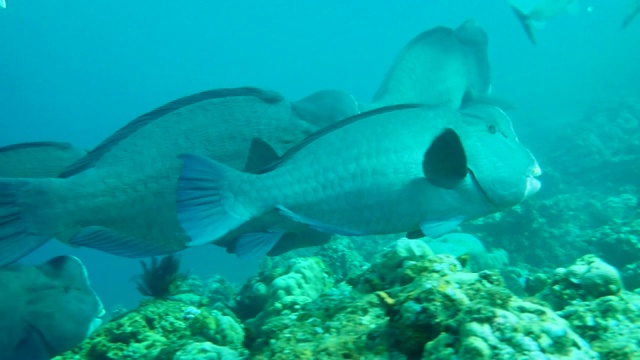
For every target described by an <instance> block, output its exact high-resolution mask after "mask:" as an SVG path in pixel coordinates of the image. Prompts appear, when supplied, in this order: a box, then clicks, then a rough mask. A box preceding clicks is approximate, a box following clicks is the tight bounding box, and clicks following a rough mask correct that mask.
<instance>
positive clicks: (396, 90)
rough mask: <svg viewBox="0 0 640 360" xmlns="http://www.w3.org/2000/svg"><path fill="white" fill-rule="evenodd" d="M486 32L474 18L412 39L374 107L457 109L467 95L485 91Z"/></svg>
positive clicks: (487, 85) (487, 76) (487, 73)
mask: <svg viewBox="0 0 640 360" xmlns="http://www.w3.org/2000/svg"><path fill="white" fill-rule="evenodd" d="M487 47H488V36H487V34H486V32H485V31H484V30H483V29H482V28H480V27H479V26H477V25H476V24H475V22H474V21H471V20H469V21H465V22H464V23H462V24H461V25H460V26H459V27H458V28H456V29H452V28H449V27H445V26H438V27H435V28H432V29H430V30H427V31H425V32H423V33H421V34H420V35H418V36H417V37H415V38H414V39H413V40H411V42H409V44H407V45H406V46H405V47H404V48H403V49H402V51H401V52H400V53H399V54H398V56H397V57H396V59H395V61H394V64H393V65H392V67H391V68H390V70H389V72H388V73H387V75H386V76H385V78H384V80H383V82H382V84H381V85H380V88H379V89H378V91H377V93H376V95H375V96H374V97H373V106H372V107H374V108H375V107H381V106H386V105H395V104H424V105H439V106H449V107H451V108H454V109H459V108H460V106H461V104H462V102H463V101H464V100H465V99H469V98H476V97H482V96H486V95H489V93H490V92H491V70H490V66H489V59H488V55H487Z"/></svg>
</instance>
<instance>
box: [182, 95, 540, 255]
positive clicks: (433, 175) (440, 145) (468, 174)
mask: <svg viewBox="0 0 640 360" xmlns="http://www.w3.org/2000/svg"><path fill="white" fill-rule="evenodd" d="M182 158H183V159H184V162H185V163H184V168H183V170H182V173H181V175H180V179H179V181H178V196H177V201H178V202H177V209H178V219H179V221H180V224H181V226H182V227H183V229H184V230H185V232H186V233H187V235H188V236H189V238H190V245H201V244H205V243H209V242H214V243H216V244H219V245H222V246H227V247H231V248H233V249H234V251H235V252H236V253H238V254H239V255H241V256H243V255H247V256H258V255H263V254H266V253H268V252H269V251H270V249H271V248H272V247H273V246H276V244H277V243H278V242H279V240H280V238H281V237H282V235H283V234H286V233H288V232H290V231H296V230H297V229H299V228H301V227H309V228H312V229H315V230H318V231H320V232H326V233H330V234H341V235H350V236H360V235H374V234H392V233H400V232H409V231H413V230H417V229H420V230H422V232H424V234H426V235H428V236H437V235H440V234H443V233H446V232H448V231H451V230H452V229H454V228H455V227H456V226H457V225H459V224H460V223H461V222H463V221H466V220H470V219H475V218H478V217H481V216H484V215H487V214H490V213H493V212H497V211H499V210H502V209H506V208H509V207H511V206H514V205H516V204H518V203H520V202H521V201H523V200H524V199H526V198H527V197H529V196H531V195H532V194H534V193H535V192H537V191H538V189H539V187H540V183H539V182H538V180H537V179H535V176H537V175H538V174H540V168H539V167H538V164H537V162H536V160H535V158H534V157H533V156H532V155H531V153H530V152H529V150H528V149H527V148H525V147H524V146H523V145H522V144H521V143H520V142H519V141H518V138H517V137H516V134H515V132H514V131H513V128H512V124H511V120H510V119H509V117H508V116H507V115H506V114H505V113H504V112H503V111H502V110H501V109H500V108H498V107H496V106H493V105H474V106H471V107H469V108H466V109H464V110H462V111H456V110H452V109H449V108H447V107H437V108H433V107H424V106H416V105H395V106H389V107H385V108H380V109H376V110H372V111H369V112H367V113H363V114H360V115H356V116H353V117H350V118H347V119H345V120H342V121H340V122H338V123H336V124H334V125H331V126H329V127H327V128H325V129H323V130H321V131H319V132H317V133H315V134H314V135H312V136H311V137H309V138H307V139H306V140H305V141H304V142H303V143H301V144H299V145H297V146H294V147H293V148H292V149H290V150H289V151H287V152H286V153H285V154H284V155H283V156H282V157H281V159H280V161H278V162H276V163H274V164H273V165H272V166H270V167H267V168H266V169H265V170H264V171H263V173H261V174H248V173H242V172H239V171H237V170H234V169H232V168H230V167H228V166H225V165H223V164H221V163H219V162H216V161H213V160H211V159H208V158H206V157H203V156H199V155H184V156H182Z"/></svg>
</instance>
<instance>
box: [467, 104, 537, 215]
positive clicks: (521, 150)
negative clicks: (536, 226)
mask: <svg viewBox="0 0 640 360" xmlns="http://www.w3.org/2000/svg"><path fill="white" fill-rule="evenodd" d="M461 113H462V117H463V120H462V122H461V124H460V125H459V127H458V128H457V129H456V131H458V133H459V135H460V138H461V140H462V142H463V144H464V148H465V152H466V153H467V158H468V169H469V170H470V171H471V172H472V173H473V175H474V176H475V178H476V180H477V183H478V186H479V187H480V188H481V189H482V191H483V192H484V193H485V194H486V196H487V198H488V199H489V201H491V202H492V203H493V204H494V205H495V206H497V207H499V208H505V207H509V206H513V205H516V204H518V203H519V202H521V201H522V200H524V199H525V198H526V197H528V196H530V195H532V194H533V193H535V191H537V189H532V185H531V184H532V180H531V179H532V177H534V176H537V175H539V174H540V168H539V166H538V163H537V161H536V159H535V158H534V156H533V155H532V154H531V152H530V151H529V149H527V148H526V147H525V146H524V145H523V144H521V143H520V141H518V138H517V136H516V133H515V131H514V129H513V126H512V122H511V119H510V118H509V116H508V115H507V114H506V113H505V112H504V110H502V109H501V108H499V107H498V106H495V105H486V104H483V105H475V106H471V107H469V108H467V109H464V110H463V111H462V112H461ZM534 190H535V191H534Z"/></svg>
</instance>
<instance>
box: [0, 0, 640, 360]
mask: <svg viewBox="0 0 640 360" xmlns="http://www.w3.org/2000/svg"><path fill="white" fill-rule="evenodd" d="M626 11H627V3H626V2H625V1H606V0H592V1H581V2H580V11H579V12H578V13H577V14H569V13H562V14H561V15H559V16H557V17H554V18H553V19H551V20H550V21H549V22H548V23H547V24H546V26H545V28H544V29H541V30H540V31H538V44H537V45H535V46H534V45H532V44H531V43H530V42H529V41H528V39H527V38H526V36H525V34H524V32H523V31H522V29H521V26H520V24H519V23H518V21H517V20H516V18H515V16H513V13H512V11H511V9H510V8H509V6H508V5H507V4H506V1H491V2H489V1H473V0H468V1H447V0H430V1H420V2H417V1H416V2H398V3H395V4H393V5H392V4H391V3H390V2H388V1H380V0H372V1H333V0H327V1H305V2H295V4H294V2H290V1H269V2H266V1H264V2H260V1H187V2H173V1H171V2H170V1H146V0H144V1H131V2H113V1H74V2H59V1H42V0H28V1H27V0H22V1H20V0H16V1H11V0H8V4H7V9H2V10H1V11H0V146H4V145H9V144H14V143H19V142H27V141H40V140H52V141H67V142H70V143H72V144H74V145H76V146H78V147H82V148H87V149H91V148H93V147H94V146H96V145H97V144H98V143H99V142H100V141H101V140H102V139H104V138H105V137H106V136H108V135H110V134H111V133H113V132H114V131H116V130H117V129H119V128H120V127H122V126H123V125H124V124H126V123H127V122H129V121H130V120H132V119H134V118H135V117H137V116H139V115H141V114H143V113H145V112H148V111H150V110H152V109H154V108H156V107H158V106H160V105H162V104H164V103H166V102H168V101H171V100H174V99H176V98H179V97H182V96H185V95H187V94H192V93H196V92H199V91H203V90H207V89H214V88H225V87H239V86H257V87H263V88H267V89H273V90H276V91H278V92H280V93H281V94H283V95H284V96H285V97H286V98H287V99H292V100H293V99H299V98H302V97H304V96H306V95H308V94H310V93H312V92H314V91H316V90H320V89H344V90H347V91H349V92H351V93H352V94H353V95H354V96H355V97H356V98H357V99H358V100H365V101H366V100H368V99H370V98H371V97H372V96H373V94H374V92H375V90H376V89H377V88H378V86H379V84H380V82H381V81H382V78H383V76H384V74H385V73H386V71H387V69H388V68H389V66H390V65H391V63H392V61H393V59H394V58H395V56H396V55H397V53H398V51H399V50H400V49H401V48H402V47H403V46H404V45H405V44H406V43H407V42H408V41H409V40H410V39H412V38H413V37H414V36H416V35H417V34H419V33H420V32H422V31H424V30H427V29H430V28H432V27H435V26H439V25H444V26H449V27H456V26H458V25H459V24H460V23H462V22H463V21H465V20H467V19H475V20H476V21H477V23H478V24H479V25H480V26H481V27H482V28H483V29H484V30H486V32H487V33H488V35H489V39H490V40H489V41H490V43H489V59H490V62H491V70H492V86H493V95H496V96H498V97H500V98H502V99H505V100H507V101H508V102H509V103H511V104H513V105H514V107H515V109H514V110H513V111H512V112H510V114H511V116H512V119H513V122H514V127H515V129H516V131H517V133H518V136H519V138H520V140H521V141H522V142H523V143H524V144H525V145H526V146H527V147H529V148H530V149H531V151H532V152H533V153H534V155H535V156H536V157H537V159H538V161H539V162H540V165H541V167H542V169H543V172H544V174H543V175H542V176H541V177H540V179H541V181H542V183H543V186H542V190H541V191H540V192H539V193H538V194H536V195H535V196H534V198H533V199H531V200H528V201H527V202H525V203H524V204H522V205H520V206H518V207H516V208H515V209H513V210H509V211H506V212H505V213H503V214H498V215H494V216H490V217H488V218H485V219H481V220H478V221H475V222H473V223H470V224H465V225H463V226H462V230H463V231H466V232H469V233H473V234H475V235H476V236H478V237H479V238H480V239H481V240H483V242H484V245H485V246H486V247H487V248H491V249H503V250H504V251H506V253H508V254H509V264H510V265H511V266H514V267H516V268H518V267H519V268H522V269H527V268H528V267H535V268H537V269H554V268H557V267H569V266H570V265H571V264H573V263H574V262H575V261H576V259H577V258H579V257H580V256H583V255H586V254H590V253H594V254H596V255H598V256H599V257H600V258H602V259H603V260H605V261H606V262H607V263H609V264H611V265H613V266H615V267H616V268H617V269H618V270H619V271H621V272H622V273H623V275H624V274H625V271H626V274H627V275H626V278H627V280H626V283H625V285H626V288H627V290H634V289H635V288H637V287H640V280H638V281H637V282H633V279H636V278H637V277H638V276H640V269H639V268H640V240H639V238H638V237H639V236H640V224H639V223H638V221H640V220H638V219H640V216H639V208H638V197H639V196H640V191H639V190H638V178H639V176H640V140H639V139H640V86H639V84H640V20H637V19H636V22H634V23H632V24H630V25H629V27H628V28H627V29H625V30H621V29H620V24H621V21H622V18H623V16H624V14H625V12H626ZM634 221H635V222H634ZM353 246H354V247H355V248H358V247H359V246H362V248H363V249H365V250H364V251H363V252H364V253H365V254H364V255H363V256H364V257H365V258H366V251H367V250H366V247H367V246H368V244H359V243H358V240H356V241H354V242H353ZM382 248H384V246H382V245H380V247H379V249H382ZM59 254H72V255H75V256H77V257H79V258H80V259H82V261H83V262H84V264H85V266H86V267H87V270H88V272H89V276H90V278H91V282H92V286H93V288H94V289H95V291H96V293H97V294H98V295H99V296H100V298H101V299H102V301H103V303H104V305H105V307H106V308H107V309H111V308H116V307H124V308H129V309H130V308H135V307H136V306H137V305H138V304H139V302H140V300H141V299H142V295H141V294H140V293H139V292H137V291H136V284H135V281H134V279H135V277H136V276H137V275H138V274H139V273H140V271H141V268H140V264H139V261H138V260H136V259H127V258H121V257H117V256H113V255H109V254H105V253H102V252H99V251H96V250H91V249H74V248H71V247H69V246H67V245H64V244H61V243H60V242H56V241H51V242H49V243H48V244H46V245H45V246H43V247H42V248H40V249H38V250H37V251H35V252H34V253H32V254H31V255H29V256H28V257H27V258H25V259H23V261H22V262H23V263H27V264H36V263H41V262H43V261H45V260H47V259H49V258H51V257H52V256H55V255H59ZM369 255H371V254H369ZM181 259H182V267H183V269H184V270H188V271H189V273H190V274H191V275H197V276H200V277H203V278H207V277H210V276H212V275H220V276H221V277H222V278H224V279H226V280H227V281H229V282H231V283H237V284H241V283H243V282H244V281H245V280H246V279H247V278H249V277H250V276H252V275H254V274H256V273H257V272H258V268H259V266H258V261H248V260H239V259H237V258H236V257H235V256H233V255H228V254H226V253H225V251H224V249H220V248H217V247H214V246H201V247H197V248H194V249H188V250H186V251H184V252H182V253H181ZM513 271H516V270H513ZM523 271H524V270H523ZM629 272H632V273H631V275H628V274H629ZM520 277H522V276H521V275H520V274H516V275H514V278H520ZM623 277H624V276H623ZM628 279H631V280H628ZM325 285H326V284H325ZM512 291H513V290H512ZM399 326H400V325H399ZM434 358H435V357H434ZM585 358H586V357H585ZM620 358H622V357H620ZM638 358H640V357H638Z"/></svg>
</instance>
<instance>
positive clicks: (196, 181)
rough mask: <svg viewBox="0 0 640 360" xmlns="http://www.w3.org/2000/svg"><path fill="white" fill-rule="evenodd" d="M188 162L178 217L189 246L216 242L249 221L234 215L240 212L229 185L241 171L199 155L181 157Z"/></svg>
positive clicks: (180, 182) (180, 187) (180, 186)
mask: <svg viewBox="0 0 640 360" xmlns="http://www.w3.org/2000/svg"><path fill="white" fill-rule="evenodd" d="M180 158H181V159H182V160H183V161H184V165H183V168H182V172H181V174H180V177H179V179H178V190H177V203H176V207H177V216H178V221H179V223H180V226H181V227H182V229H183V230H184V231H185V233H186V234H187V235H188V236H189V238H190V239H191V241H190V242H189V243H188V244H187V245H189V246H196V245H202V244H207V243H210V242H213V241H215V240H217V239H219V238H220V237H222V236H224V235H226V234H227V233H228V232H229V231H231V230H233V229H235V228H236V227H238V226H240V225H241V224H243V223H244V222H245V221H247V220H249V217H248V216H242V215H238V214H234V213H233V212H231V211H229V209H234V208H238V207H237V206H236V205H237V204H235V203H234V200H233V197H232V196H231V195H230V194H228V192H227V190H226V185H227V184H228V183H229V182H230V181H231V177H233V175H234V173H239V172H238V171H237V170H234V169H231V168H229V167H227V166H225V165H222V164H220V163H218V162H216V161H213V160H210V159H208V158H206V157H203V156H198V155H181V156H180Z"/></svg>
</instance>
